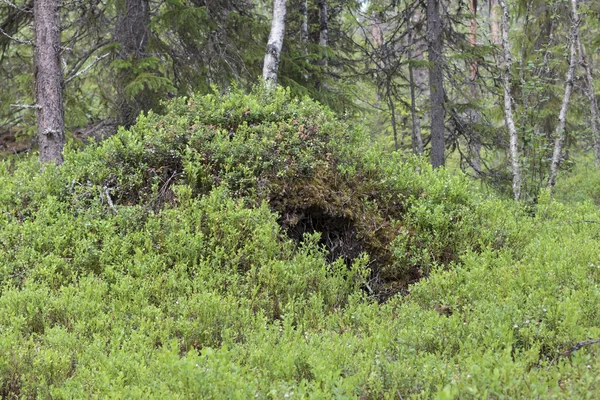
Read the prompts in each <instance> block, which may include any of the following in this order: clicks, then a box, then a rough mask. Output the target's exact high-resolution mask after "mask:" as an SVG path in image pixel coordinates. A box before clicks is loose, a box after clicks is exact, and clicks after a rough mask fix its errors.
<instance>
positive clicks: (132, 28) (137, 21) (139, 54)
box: [114, 0, 150, 127]
mask: <svg viewBox="0 0 600 400" xmlns="http://www.w3.org/2000/svg"><path fill="white" fill-rule="evenodd" d="M121 7H122V8H120V9H119V10H118V11H119V16H118V17H117V20H116V25H115V33H114V36H115V40H116V42H117V43H118V44H119V45H120V46H121V49H120V51H119V58H120V59H122V60H131V61H133V60H135V59H139V58H143V57H144V56H146V45H147V43H148V39H149V34H150V32H149V30H148V26H149V25H150V4H149V2H148V0H124V3H121ZM130 80H131V72H130V71H122V72H120V73H119V76H118V81H119V83H118V85H117V93H118V95H119V98H120V105H119V113H120V120H119V123H120V124H121V125H123V126H125V127H129V126H130V125H132V124H133V123H134V122H135V119H136V118H137V116H138V114H139V113H140V112H141V111H147V110H148V109H149V108H150V99H148V98H144V93H140V94H138V96H136V98H134V99H128V98H127V96H126V94H125V86H127V84H128V83H129V81H130Z"/></svg>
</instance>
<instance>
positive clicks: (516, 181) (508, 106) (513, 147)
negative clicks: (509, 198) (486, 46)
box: [499, 0, 521, 201]
mask: <svg viewBox="0 0 600 400" xmlns="http://www.w3.org/2000/svg"><path fill="white" fill-rule="evenodd" d="M499 2H500V6H501V7H502V23H501V28H500V30H501V31H502V32H501V34H502V38H501V40H502V50H503V53H504V55H503V60H502V61H503V62H502V63H503V68H502V86H503V87H504V121H505V123H506V127H507V128H508V134H509V136H510V159H511V164H512V174H513V182H512V188H513V195H514V197H515V201H519V200H520V198H521V171H520V168H519V151H518V141H519V140H518V137H517V128H516V127H515V120H514V117H513V99H512V94H511V93H510V81H511V79H510V77H511V73H510V69H511V65H512V56H511V50H510V42H509V41H508V29H509V28H508V23H509V14H508V6H507V5H506V0H499Z"/></svg>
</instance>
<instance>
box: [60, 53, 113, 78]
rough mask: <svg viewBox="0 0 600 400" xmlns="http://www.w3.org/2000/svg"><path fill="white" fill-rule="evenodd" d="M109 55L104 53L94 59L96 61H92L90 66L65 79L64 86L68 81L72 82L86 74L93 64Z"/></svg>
mask: <svg viewBox="0 0 600 400" xmlns="http://www.w3.org/2000/svg"><path fill="white" fill-rule="evenodd" d="M109 55H110V53H106V54H103V55H101V56H100V57H96V59H95V60H94V61H92V63H91V64H90V65H88V66H87V67H85V68H84V69H82V70H81V71H79V72H77V73H76V74H75V75H72V76H70V77H69V78H67V79H65V83H64V84H65V85H66V84H67V83H69V82H70V81H72V80H73V79H75V78H77V77H79V76H81V75H83V74H85V73H86V72H88V71H89V70H90V68H92V67H93V66H94V65H95V64H97V63H98V61H100V60H102V59H103V58H106V57H108V56H109Z"/></svg>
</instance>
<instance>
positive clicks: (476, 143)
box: [469, 0, 481, 175]
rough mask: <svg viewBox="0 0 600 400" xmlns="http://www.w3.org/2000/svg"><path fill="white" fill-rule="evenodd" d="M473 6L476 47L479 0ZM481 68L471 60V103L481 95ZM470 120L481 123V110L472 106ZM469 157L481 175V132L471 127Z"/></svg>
mask: <svg viewBox="0 0 600 400" xmlns="http://www.w3.org/2000/svg"><path fill="white" fill-rule="evenodd" d="M470 7H471V29H470V33H469V44H470V45H471V47H473V48H475V46H477V0H471V1H470ZM478 70H479V62H478V61H477V60H473V61H471V79H470V82H469V88H470V91H471V103H475V102H476V99H477V98H478V97H479V90H478V88H477V82H476V80H477V75H478ZM469 120H470V121H469V122H470V124H471V126H472V127H474V126H475V125H476V124H477V123H479V111H477V109H476V108H475V107H471V109H470V110H469ZM469 139H470V140H469V153H470V155H469V157H470V159H471V160H470V164H471V167H472V168H473V170H475V172H476V173H477V174H478V175H479V174H481V138H480V137H479V133H478V132H476V131H475V129H471V138H469Z"/></svg>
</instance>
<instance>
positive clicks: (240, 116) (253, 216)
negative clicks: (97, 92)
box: [0, 88, 600, 399]
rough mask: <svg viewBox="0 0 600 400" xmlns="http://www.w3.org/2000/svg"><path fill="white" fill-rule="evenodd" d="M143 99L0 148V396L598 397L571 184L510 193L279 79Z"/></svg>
mask: <svg viewBox="0 0 600 400" xmlns="http://www.w3.org/2000/svg"><path fill="white" fill-rule="evenodd" d="M165 109H166V112H165V114H164V115H156V114H152V113H151V114H149V115H146V116H142V117H140V118H139V120H138V122H137V124H136V125H134V126H133V127H132V128H131V129H130V130H121V131H119V132H118V133H117V134H116V135H115V136H113V137H111V138H110V139H108V140H106V141H104V142H101V143H97V144H93V145H90V146H88V147H86V148H85V149H83V150H74V149H71V150H67V151H66V154H65V163H64V164H63V165H62V166H50V165H47V166H45V167H44V168H41V167H40V166H39V165H38V164H37V162H36V161H35V160H34V159H30V158H22V159H10V160H6V161H4V162H2V163H1V164H0V169H1V170H2V171H1V173H0V179H1V182H0V210H1V214H0V224H1V227H2V229H0V283H1V286H0V291H1V292H0V394H1V395H2V397H3V398H33V397H39V398H84V397H92V398H97V397H101V398H104V397H115V398H240V399H246V398H303V397H308V398H489V397H491V398H501V397H503V398H506V397H508V398H524V397H525V398H531V397H540V398H585V397H592V398H593V397H596V396H597V395H598V394H599V393H600V388H599V386H598V385H599V384H600V374H599V373H598V372H599V368H600V362H599V361H598V357H597V356H598V352H599V351H600V350H599V348H600V344H598V345H596V344H595V343H596V342H595V341H594V340H595V339H596V338H599V337H600V313H599V312H598V307H597V305H598V304H599V301H600V287H599V283H600V267H599V266H598V265H600V247H599V246H598V235H599V233H600V223H598V222H600V212H599V211H598V209H597V207H596V206H595V205H594V204H593V203H592V202H577V203H575V202H573V203H572V204H570V205H564V204H562V203H559V202H558V201H553V202H551V201H550V199H549V195H548V194H547V193H545V192H542V193H541V195H540V196H539V203H538V204H537V205H536V206H535V207H533V208H531V207H529V208H528V209H526V210H525V209H522V208H521V207H519V206H518V205H515V204H514V203H513V202H511V201H504V200H501V199H498V198H496V197H495V196H494V195H493V194H490V193H487V192H485V191H483V190H482V189H480V188H478V187H476V186H475V185H474V184H473V183H472V182H470V181H469V179H468V178H466V177H464V176H462V175H461V174H452V173H450V172H448V171H446V170H443V169H441V170H437V171H434V170H432V169H431V168H430V167H429V166H428V165H427V163H426V162H423V161H421V160H419V159H415V158H405V157H403V156H402V155H401V154H400V153H394V154H386V153H384V152H382V151H380V150H378V149H377V148H376V147H375V146H373V145H372V143H370V141H369V139H368V132H365V129H364V128H361V127H360V126H351V124H350V123H345V122H344V121H340V120H338V119H337V118H336V117H335V116H334V114H333V113H331V112H330V111H328V110H327V109H325V108H323V107H321V106H319V105H318V104H316V103H315V102H313V101H311V100H309V99H295V98H292V97H291V96H290V94H289V93H288V92H287V91H285V90H283V89H277V90H275V91H264V90H263V89H261V88H257V89H255V90H254V92H253V93H250V94H247V93H243V92H241V91H238V90H232V91H231V92H230V93H227V94H225V95H222V96H217V95H213V96H196V97H190V98H182V99H176V100H173V101H172V102H170V103H169V104H167V105H165ZM571 181H572V182H577V180H576V179H572V180H571Z"/></svg>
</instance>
